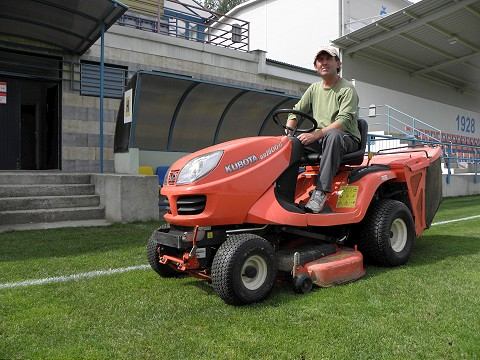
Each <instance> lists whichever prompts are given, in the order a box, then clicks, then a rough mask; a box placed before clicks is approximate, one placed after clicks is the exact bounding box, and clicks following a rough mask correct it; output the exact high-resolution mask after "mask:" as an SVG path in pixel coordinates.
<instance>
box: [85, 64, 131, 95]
mask: <svg viewBox="0 0 480 360" xmlns="http://www.w3.org/2000/svg"><path fill="white" fill-rule="evenodd" d="M104 69H105V72H104V96H105V97H107V98H115V99H121V98H123V92H124V90H125V81H126V79H127V68H124V67H121V66H114V65H105V67H104ZM80 95H86V96H100V64H99V63H93V62H83V61H82V62H81V64H80Z"/></svg>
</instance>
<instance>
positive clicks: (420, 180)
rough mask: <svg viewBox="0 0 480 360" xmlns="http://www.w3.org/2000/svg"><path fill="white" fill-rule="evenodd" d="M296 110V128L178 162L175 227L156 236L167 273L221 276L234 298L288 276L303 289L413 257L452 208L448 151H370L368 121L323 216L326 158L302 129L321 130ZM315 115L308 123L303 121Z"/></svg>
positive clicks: (251, 295)
mask: <svg viewBox="0 0 480 360" xmlns="http://www.w3.org/2000/svg"><path fill="white" fill-rule="evenodd" d="M288 113H295V114H296V115H297V119H298V120H299V121H298V127H297V128H296V129H294V131H293V135H285V136H259V137H249V138H242V139H237V140H232V141H228V142H225V143H221V144H217V145H214V146H210V147H207V148H205V149H203V150H200V151H197V152H195V153H192V154H189V155H187V156H185V157H183V158H181V159H179V160H178V161H176V162H175V163H174V164H172V166H171V167H170V168H169V170H168V172H167V175H166V177H165V181H164V184H163V187H162V190H161V193H162V195H164V196H165V197H166V202H167V204H166V205H167V212H166V214H165V215H164V218H165V220H166V224H165V225H162V226H160V228H158V229H157V230H155V231H154V232H153V234H152V236H151V237H150V239H149V240H148V243H147V257H148V260H149V263H150V265H151V267H152V268H153V270H155V271H156V272H157V273H158V274H159V275H160V276H161V277H175V276H178V275H181V274H189V275H192V276H195V277H198V278H201V279H205V280H207V281H208V282H210V283H211V284H212V286H213V289H214V290H215V292H216V293H217V294H218V295H219V296H220V297H221V298H222V299H223V300H224V301H225V302H226V303H228V304H233V305H243V304H250V303H253V302H258V301H261V300H263V299H264V298H266V297H267V296H268V294H269V293H270V291H271V290H272V288H273V286H274V284H275V282H276V280H277V278H278V279H280V278H283V279H288V280H289V281H292V284H293V289H294V290H295V291H296V292H298V293H307V292H309V291H310V290H311V289H312V286H313V285H316V286H320V287H329V286H333V285H338V284H343V283H347V282H351V281H354V280H357V279H359V278H361V277H362V276H364V274H365V266H364V262H365V261H366V262H368V263H372V264H377V265H381V266H398V265H402V264H405V263H406V262H407V261H408V259H409V257H410V254H411V252H412V249H413V245H414V241H415V239H416V238H417V237H418V236H420V235H421V234H422V232H423V231H424V230H425V229H426V228H428V227H429V226H430V224H431V222H432V220H433V217H434V215H435V213H436V211H437V209H438V207H439V205H440V201H441V196H442V189H441V186H442V182H441V169H440V161H441V159H440V155H441V148H440V147H438V146H434V145H428V146H427V145H415V146H411V145H407V146H404V147H400V148H392V149H384V150H381V151H378V152H377V153H375V154H374V156H372V153H366V143H367V137H368V126H367V123H366V121H365V120H363V119H359V120H358V125H359V130H360V133H361V135H362V141H361V146H360V149H359V150H358V151H356V152H354V153H349V154H346V155H345V156H344V157H343V159H342V165H341V167H340V170H339V171H338V173H337V174H336V176H335V178H334V183H333V191H332V192H331V193H329V194H328V200H327V205H326V206H325V208H324V209H323V211H322V212H321V213H319V214H313V213H309V212H307V211H306V209H305V208H304V205H305V204H306V203H307V201H308V199H309V197H310V194H311V192H312V191H313V190H314V189H315V184H316V178H317V176H318V172H319V165H318V164H319V163H320V157H321V154H319V153H316V152H315V151H314V150H313V149H309V148H308V147H304V146H303V145H302V144H301V142H300V141H299V140H298V139H297V138H296V136H295V135H296V134H299V133H302V132H312V131H315V129H316V128H317V122H316V121H315V119H314V118H313V117H311V116H309V115H308V114H304V113H301V112H298V111H294V110H291V109H281V110H277V111H276V112H275V113H274V115H273V120H274V121H275V123H277V124H278V125H279V126H280V127H282V128H285V127H286V126H285V125H284V124H283V122H282V120H281V115H282V114H283V115H284V114H288ZM305 122H307V123H310V126H308V127H306V128H299V127H300V126H302V124H304V123H305Z"/></svg>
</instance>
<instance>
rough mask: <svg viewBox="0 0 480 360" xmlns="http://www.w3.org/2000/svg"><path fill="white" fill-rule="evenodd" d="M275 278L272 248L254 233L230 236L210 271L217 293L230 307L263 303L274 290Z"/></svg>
mask: <svg viewBox="0 0 480 360" xmlns="http://www.w3.org/2000/svg"><path fill="white" fill-rule="evenodd" d="M276 276H277V262H276V259H275V251H274V249H273V247H272V245H271V244H270V243H269V242H268V241H267V240H265V239H264V238H262V237H260V236H257V235H253V234H239V235H233V236H231V237H229V239H228V240H227V241H225V242H224V243H223V244H222V245H221V246H220V248H219V249H218V250H217V253H216V254H215V257H214V259H213V263H212V268H211V278H212V285H213V288H214V290H215V292H216V293H217V294H218V295H219V296H220V297H221V298H222V299H223V301H225V302H226V303H227V304H231V305H243V304H250V303H253V302H257V301H260V300H263V299H264V298H265V297H266V296H267V295H268V294H269V293H270V291H271V290H272V288H273V284H274V282H275V278H276Z"/></svg>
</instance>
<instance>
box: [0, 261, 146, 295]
mask: <svg viewBox="0 0 480 360" xmlns="http://www.w3.org/2000/svg"><path fill="white" fill-rule="evenodd" d="M149 268H150V265H136V266H128V267H124V268H118V269H109V270H96V271H89V272H85V273H79V274H73V275H68V276H57V277H49V278H44V279H33V280H25V281H19V282H12V283H5V284H0V289H12V288H17V287H24V286H33V285H45V284H51V283H60V282H68V281H77V280H82V279H91V278H94V277H98V276H107V275H113V274H120V273H125V272H128V271H134V270H145V269H149Z"/></svg>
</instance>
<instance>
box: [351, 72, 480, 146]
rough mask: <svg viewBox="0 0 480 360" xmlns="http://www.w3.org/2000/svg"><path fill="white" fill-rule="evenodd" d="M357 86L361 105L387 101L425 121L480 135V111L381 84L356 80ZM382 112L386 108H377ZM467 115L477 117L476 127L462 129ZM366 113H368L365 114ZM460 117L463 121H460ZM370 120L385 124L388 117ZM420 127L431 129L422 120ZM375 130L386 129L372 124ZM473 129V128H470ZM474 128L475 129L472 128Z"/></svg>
mask: <svg viewBox="0 0 480 360" xmlns="http://www.w3.org/2000/svg"><path fill="white" fill-rule="evenodd" d="M355 87H356V89H357V92H358V96H359V98H360V107H368V106H369V105H370V104H375V105H377V106H378V105H384V104H388V105H390V106H392V107H394V108H396V109H398V110H400V111H402V112H404V113H407V114H409V115H411V116H413V117H415V118H417V119H419V120H421V121H424V122H426V123H428V124H430V125H432V126H434V127H436V128H438V129H440V130H441V131H442V132H445V133H449V134H455V135H461V136H468V137H472V138H477V139H478V138H480V113H479V112H475V111H470V110H466V109H462V108H460V107H458V106H452V105H448V104H445V103H442V102H438V101H433V100H429V99H425V98H422V97H420V96H414V95H410V94H406V93H402V92H399V91H395V90H391V89H387V88H384V87H380V86H375V85H371V84H368V83H365V82H362V81H355ZM377 112H378V113H384V111H383V109H382V108H378V109H377ZM462 116H463V117H464V119H467V118H468V119H470V124H471V119H474V121H475V125H474V128H473V129H472V127H471V125H470V127H469V129H467V127H466V126H464V130H463V131H462V124H461V117H462ZM363 117H365V116H363ZM457 117H459V121H460V122H459V123H457ZM367 119H368V121H369V123H371V124H372V125H375V124H376V123H380V124H383V121H384V120H385V118H384V117H382V116H377V118H367ZM417 126H418V128H420V129H427V130H431V129H430V128H429V127H425V126H423V125H422V124H418V123H417ZM371 129H372V130H382V129H381V128H380V127H375V126H371ZM467 130H469V131H467ZM472 130H474V131H472Z"/></svg>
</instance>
